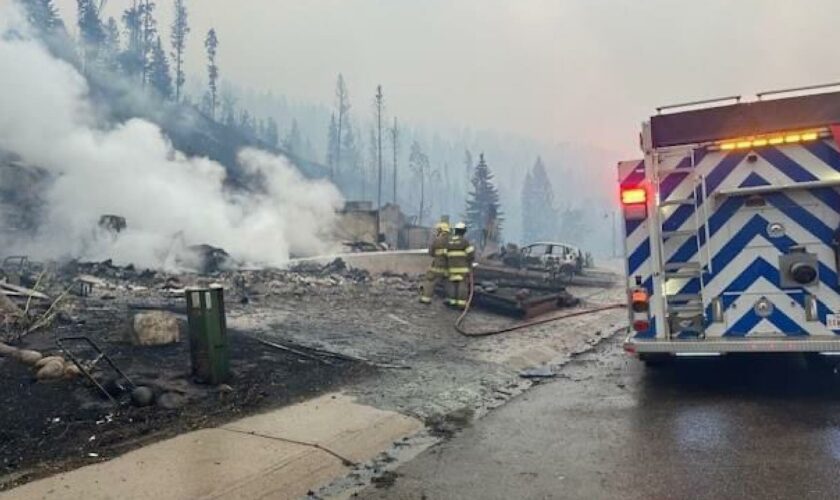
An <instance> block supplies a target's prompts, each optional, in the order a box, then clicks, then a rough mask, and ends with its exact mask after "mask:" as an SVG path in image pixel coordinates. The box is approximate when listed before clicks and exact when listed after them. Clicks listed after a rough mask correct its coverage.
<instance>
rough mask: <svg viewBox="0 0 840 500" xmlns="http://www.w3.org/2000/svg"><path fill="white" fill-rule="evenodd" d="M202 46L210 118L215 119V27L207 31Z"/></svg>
mask: <svg viewBox="0 0 840 500" xmlns="http://www.w3.org/2000/svg"><path fill="white" fill-rule="evenodd" d="M204 48H205V49H207V89H208V95H209V96H210V118H213V119H214V120H215V119H216V104H217V102H218V101H217V97H218V91H219V88H218V82H219V67H218V66H217V65H216V54H217V52H218V50H219V38H218V37H217V36H216V29H215V28H210V31H208V32H207V37H206V38H205V39H204ZM246 113H247V112H246Z"/></svg>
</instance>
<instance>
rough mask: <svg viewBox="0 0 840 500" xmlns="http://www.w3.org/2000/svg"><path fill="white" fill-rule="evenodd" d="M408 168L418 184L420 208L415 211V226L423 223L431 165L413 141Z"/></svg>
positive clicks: (417, 144)
mask: <svg viewBox="0 0 840 500" xmlns="http://www.w3.org/2000/svg"><path fill="white" fill-rule="evenodd" d="M408 167H409V168H410V169H411V171H412V172H414V175H415V176H416V177H417V180H418V181H419V182H420V208H419V210H418V211H417V224H422V223H423V216H424V215H425V209H426V206H425V203H426V182H427V181H428V180H429V178H430V177H431V175H432V173H431V165H430V164H429V157H428V156H426V153H424V152H423V148H421V147H420V143H419V142H417V141H414V142H413V143H412V144H411V154H410V155H409V157H408Z"/></svg>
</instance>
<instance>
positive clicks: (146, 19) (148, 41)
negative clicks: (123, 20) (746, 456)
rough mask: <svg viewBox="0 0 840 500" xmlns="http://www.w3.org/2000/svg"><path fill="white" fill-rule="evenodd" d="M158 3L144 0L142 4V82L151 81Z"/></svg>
mask: <svg viewBox="0 0 840 500" xmlns="http://www.w3.org/2000/svg"><path fill="white" fill-rule="evenodd" d="M155 7H156V4H155V3H154V2H152V1H151V0H143V2H142V4H141V5H140V10H139V12H140V41H141V45H140V54H141V59H142V61H143V68H142V82H143V85H145V84H147V83H149V80H150V78H149V75H150V74H151V70H152V57H153V52H154V50H155V40H156V39H157V20H156V19H155Z"/></svg>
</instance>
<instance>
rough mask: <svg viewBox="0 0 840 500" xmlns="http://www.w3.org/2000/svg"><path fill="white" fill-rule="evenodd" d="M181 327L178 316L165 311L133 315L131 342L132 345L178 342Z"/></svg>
mask: <svg viewBox="0 0 840 500" xmlns="http://www.w3.org/2000/svg"><path fill="white" fill-rule="evenodd" d="M180 339H181V327H180V325H179V323H178V318H177V317H176V316H175V315H174V314H172V313H169V312H166V311H150V312H142V313H138V314H136V315H135V316H134V321H133V322H132V328H131V339H130V340H131V343H132V344H134V345H142V346H150V345H166V344H172V343H175V342H179V341H180Z"/></svg>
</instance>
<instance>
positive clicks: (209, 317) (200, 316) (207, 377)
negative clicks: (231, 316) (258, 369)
mask: <svg viewBox="0 0 840 500" xmlns="http://www.w3.org/2000/svg"><path fill="white" fill-rule="evenodd" d="M186 295H187V320H188V323H189V330H190V360H191V361H192V373H193V376H195V378H196V379H198V380H199V381H201V382H203V383H206V384H221V383H223V382H226V381H227V380H228V379H229V378H230V349H229V346H228V338H227V325H226V323H225V297H224V289H223V288H222V287H210V288H188V289H187V290H186Z"/></svg>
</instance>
